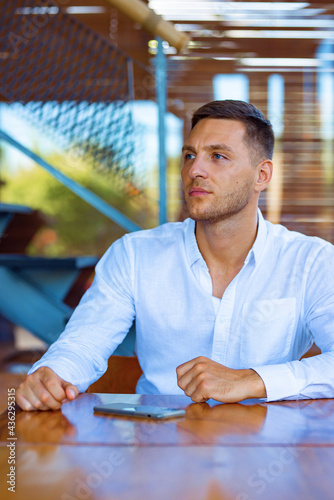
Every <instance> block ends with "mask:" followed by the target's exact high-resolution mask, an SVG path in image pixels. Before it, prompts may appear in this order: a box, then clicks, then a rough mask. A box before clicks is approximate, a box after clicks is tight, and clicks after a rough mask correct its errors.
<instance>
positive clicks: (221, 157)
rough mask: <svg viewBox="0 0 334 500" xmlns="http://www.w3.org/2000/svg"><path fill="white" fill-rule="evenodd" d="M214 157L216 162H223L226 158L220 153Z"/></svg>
mask: <svg viewBox="0 0 334 500" xmlns="http://www.w3.org/2000/svg"><path fill="white" fill-rule="evenodd" d="M213 157H214V159H215V160H221V159H223V158H226V157H225V156H223V155H221V154H220V153H214V155H213Z"/></svg>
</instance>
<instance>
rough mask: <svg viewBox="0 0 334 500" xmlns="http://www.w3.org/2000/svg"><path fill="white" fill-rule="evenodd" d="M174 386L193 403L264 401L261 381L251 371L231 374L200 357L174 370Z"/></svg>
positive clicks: (264, 395) (238, 371) (243, 370)
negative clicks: (209, 401) (253, 399)
mask: <svg viewBox="0 0 334 500" xmlns="http://www.w3.org/2000/svg"><path fill="white" fill-rule="evenodd" d="M176 374H177V382H178V385H179V387H181V389H182V390H183V391H184V392H185V394H186V395H187V396H189V397H191V399H192V400H193V401H195V402H196V403H202V402H204V401H207V400H208V399H210V398H212V399H215V400H216V401H220V402H222V403H238V402H239V401H243V400H244V399H250V398H265V397H267V394H266V388H265V385H264V383H263V380H262V378H261V377H260V376H259V375H258V374H257V373H256V372H255V371H254V370H251V369H242V370H234V369H232V368H227V367H226V366H224V365H221V364H219V363H216V362H215V361H212V359H209V358H205V357H203V356H200V357H198V358H195V359H192V360H191V361H187V362H186V363H183V364H182V365H180V366H178V367H177V369H176Z"/></svg>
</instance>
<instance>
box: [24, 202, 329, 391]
mask: <svg viewBox="0 0 334 500" xmlns="http://www.w3.org/2000/svg"><path fill="white" fill-rule="evenodd" d="M134 318H135V319H136V352H137V356H138V360H139V363H140V365H141V367H142V370H143V375H142V377H141V378H140V380H139V382H138V385H137V392H138V393H146V394H155V393H161V394H179V393H182V392H183V391H182V390H181V389H180V388H179V387H178V385H177V378H176V367H177V366H178V365H180V364H181V363H184V362H185V361H188V360H191V359H193V358H195V357H197V356H206V357H208V358H211V359H213V360H214V361H217V362H218V363H221V364H223V365H225V366H228V367H230V368H253V369H254V370H255V371H256V372H257V373H258V374H259V375H260V376H261V378H262V379H263V381H264V384H265V386H266V390H267V396H268V397H267V401H273V400H278V399H301V398H321V397H324V398H326V397H327V398H328V397H334V247H333V245H331V244H330V243H328V242H326V241H324V240H322V239H320V238H315V237H308V236H304V235H302V234H300V233H296V232H291V231H288V230H287V229H286V228H284V227H283V226H281V225H273V224H271V223H269V222H267V221H265V220H264V219H263V217H262V215H261V212H260V211H259V224H258V232H257V237H256V240H255V242H254V245H253V247H252V248H251V250H250V251H249V253H248V255H247V258H246V260H245V262H244V265H243V267H242V269H241V270H240V272H239V273H238V274H237V276H236V277H235V278H234V279H233V281H232V282H231V283H230V284H229V285H228V287H227V288H226V290H225V292H224V295H223V297H222V299H219V298H216V297H213V295H212V281H211V277H210V274H209V271H208V268H207V265H206V263H205V261H204V259H203V257H202V255H201V253H200V251H199V249H198V246H197V241H196V237H195V222H194V221H193V220H191V219H187V220H185V221H184V222H182V223H181V222H177V223H168V224H164V225H162V226H160V227H157V228H155V229H150V230H146V231H139V232H135V233H131V234H127V235H125V236H124V237H122V238H121V239H119V240H117V241H116V242H115V243H114V244H113V245H112V246H111V247H110V248H109V250H108V251H107V252H106V253H105V255H104V256H103V257H102V259H101V260H100V262H99V263H98V265H97V267H96V276H95V279H94V282H93V284H92V286H91V288H90V289H89V290H88V291H87V292H86V294H85V295H84V297H83V298H82V300H81V302H80V304H79V306H78V307H77V309H76V310H75V312H74V313H73V315H72V318H71V320H70V321H69V323H68V325H67V327H66V330H65V331H64V333H62V335H61V336H60V337H59V339H58V340H57V341H56V342H55V343H54V344H53V345H52V346H51V347H50V348H49V350H48V352H47V353H46V354H45V355H44V356H43V358H42V359H41V360H40V361H38V362H37V363H36V364H35V365H34V366H33V368H32V369H31V370H30V372H32V371H34V370H36V369H37V368H39V367H40V366H49V367H50V368H52V369H53V370H54V371H55V372H56V373H57V374H58V375H59V376H60V377H62V378H63V379H65V380H67V381H69V382H72V383H73V384H75V385H77V386H78V387H79V390H80V391H84V390H85V389H86V388H87V387H88V386H89V385H90V384H91V383H92V382H93V381H95V380H96V379H98V378H99V377H100V376H101V375H102V374H103V373H104V372H105V370H106V368H107V362H108V358H109V356H110V355H111V354H112V353H113V351H114V350H115V349H116V347H117V346H118V345H119V344H120V343H121V342H122V340H123V338H124V337H125V335H126V333H127V331H128V329H129V327H130V325H131V324H132V321H133V319H134ZM313 341H315V342H316V344H317V345H318V346H319V347H320V349H321V350H322V354H321V355H319V356H315V357H313V358H308V359H303V360H301V361H299V360H300V357H301V356H302V355H303V354H304V353H305V352H306V351H307V350H308V349H309V347H310V346H311V345H312V343H313Z"/></svg>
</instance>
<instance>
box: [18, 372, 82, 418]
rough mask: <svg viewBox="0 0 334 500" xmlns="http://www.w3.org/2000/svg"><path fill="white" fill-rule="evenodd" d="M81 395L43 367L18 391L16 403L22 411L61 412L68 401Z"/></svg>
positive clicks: (28, 376)
mask: <svg viewBox="0 0 334 500" xmlns="http://www.w3.org/2000/svg"><path fill="white" fill-rule="evenodd" d="M78 393H79V390H78V388H77V387H76V386H75V385H73V384H71V383H70V382H65V380H63V379H61V378H60V377H58V375H57V374H56V373H55V372H54V371H53V370H51V368H48V367H47V366H41V368H38V370H36V371H35V372H34V373H31V375H27V377H26V379H25V380H24V381H23V382H22V383H21V384H20V385H19V387H18V388H17V389H16V402H17V404H18V405H19V406H20V407H21V408H22V410H26V411H33V410H59V408H60V407H61V405H62V404H63V403H65V402H66V401H72V400H73V399H75V398H76V397H77V395H78Z"/></svg>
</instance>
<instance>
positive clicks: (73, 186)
mask: <svg viewBox="0 0 334 500" xmlns="http://www.w3.org/2000/svg"><path fill="white" fill-rule="evenodd" d="M0 139H3V140H4V141H6V142H8V144H10V145H11V146H13V147H14V148H16V149H18V150H19V151H21V152H22V153H23V154H25V155H26V156H28V157H29V158H31V159H32V160H34V161H35V162H36V163H38V165H40V166H41V167H43V168H44V169H45V170H47V171H48V172H49V173H50V174H51V175H52V176H53V177H54V178H55V179H57V180H58V181H59V182H61V183H62V184H64V186H66V187H67V188H68V189H70V190H71V191H73V193H75V194H77V195H78V196H79V197H80V198H82V199H83V200H85V201H86V202H87V203H89V204H90V205H91V206H93V207H94V208H96V209H97V210H98V211H99V212H101V213H102V214H104V215H106V216H107V217H109V219H111V220H113V221H114V222H116V224H118V225H119V226H121V227H123V228H124V229H125V230H126V231H129V232H132V231H139V230H141V229H142V227H140V226H139V225H138V224H136V223H135V222H133V221H132V220H131V219H129V218H128V217H126V215H124V214H122V213H121V212H119V211H118V210H117V209H116V208H114V207H112V206H111V205H109V204H108V203H106V202H105V201H104V200H102V199H101V198H100V197H99V196H97V195H96V194H94V193H92V192H91V191H89V189H87V188H85V187H83V186H81V185H80V184H78V183H77V182H75V181H74V180H73V179H70V178H69V177H67V176H66V175H64V174H63V173H62V172H59V170H57V169H56V168H55V167H53V166H52V165H50V164H49V163H47V162H46V161H45V160H43V159H42V158H41V157H40V156H38V155H36V154H35V153H33V152H32V151H30V150H29V149H28V148H26V147H25V146H23V145H22V144H20V143H19V142H18V141H16V140H15V139H13V138H12V137H10V136H9V135H8V134H6V133H5V132H4V131H3V130H0Z"/></svg>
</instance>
